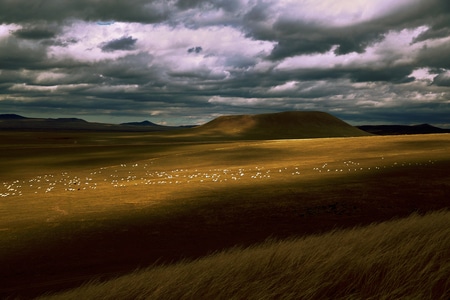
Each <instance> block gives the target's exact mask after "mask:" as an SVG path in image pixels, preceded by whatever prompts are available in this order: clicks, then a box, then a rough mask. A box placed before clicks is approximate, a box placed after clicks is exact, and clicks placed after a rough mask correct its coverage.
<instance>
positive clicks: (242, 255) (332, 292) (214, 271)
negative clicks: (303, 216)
mask: <svg viewBox="0 0 450 300" xmlns="http://www.w3.org/2000/svg"><path fill="white" fill-rule="evenodd" d="M449 224H450V212H448V211H447V212H434V213H430V214H428V215H425V216H419V215H412V216H410V217H408V218H406V219H400V220H395V221H390V222H385V223H381V224H372V225H370V226H366V227H363V228H353V229H347V230H340V231H332V232H329V233H326V234H322V235H316V236H308V237H304V238H300V239H295V240H288V241H281V242H280V241H271V242H266V243H265V244H263V245H259V246H254V247H250V248H247V249H232V250H229V251H226V252H222V253H218V254H214V255H212V256H209V257H206V258H202V259H199V260H196V261H193V262H188V263H186V262H185V263H178V264H175V265H170V266H160V267H154V268H149V269H148V270H141V271H138V272H134V273H133V274H130V275H126V276H123V277H121V278H118V279H115V280H110V281H107V282H103V283H90V284H87V285H85V286H83V287H81V288H78V289H76V290H73V291H70V292H67V293H63V294H60V295H56V296H53V297H44V298H43V299H48V300H50V299H447V297H448V295H449V293H450V277H449V276H448V275H449V274H450V262H449V261H448V260H449V257H450V227H449V226H448V225H449Z"/></svg>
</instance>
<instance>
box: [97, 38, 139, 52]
mask: <svg viewBox="0 0 450 300" xmlns="http://www.w3.org/2000/svg"><path fill="white" fill-rule="evenodd" d="M136 42H137V39H133V37H132V36H128V37H122V38H120V39H115V40H112V41H109V42H107V43H104V44H102V45H101V47H100V48H101V49H102V51H103V52H114V51H117V50H125V51H130V50H134V49H135V47H136Z"/></svg>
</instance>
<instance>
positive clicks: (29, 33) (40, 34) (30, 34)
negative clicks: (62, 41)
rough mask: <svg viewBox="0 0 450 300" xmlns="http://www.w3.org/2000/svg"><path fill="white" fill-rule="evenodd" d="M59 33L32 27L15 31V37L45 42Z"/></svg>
mask: <svg viewBox="0 0 450 300" xmlns="http://www.w3.org/2000/svg"><path fill="white" fill-rule="evenodd" d="M56 34H57V32H56V31H54V30H51V29H48V28H40V27H31V28H22V29H19V30H16V31H14V35H15V36H16V37H18V38H21V39H29V40H43V39H51V38H54V37H55V36H56Z"/></svg>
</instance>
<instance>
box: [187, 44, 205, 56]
mask: <svg viewBox="0 0 450 300" xmlns="http://www.w3.org/2000/svg"><path fill="white" fill-rule="evenodd" d="M202 51H203V48H202V47H200V46H197V47H192V48H189V49H188V50H187V52H188V53H194V52H195V53H197V54H198V53H200V52H202Z"/></svg>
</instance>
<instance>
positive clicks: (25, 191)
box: [0, 157, 436, 198]
mask: <svg viewBox="0 0 450 300" xmlns="http://www.w3.org/2000/svg"><path fill="white" fill-rule="evenodd" d="M383 161H384V158H383V157H381V159H380V162H383ZM435 163H436V161H435V160H428V161H426V162H394V163H391V164H380V165H378V166H375V167H373V166H372V167H367V166H363V165H364V163H359V162H354V161H350V160H349V161H344V162H325V163H323V164H321V165H320V166H319V167H314V168H312V171H313V172H318V173H343V172H358V171H376V170H381V169H386V168H398V167H407V166H414V165H417V166H422V165H423V166H425V165H432V164H435ZM152 164H153V162H150V163H149V164H147V163H132V164H120V165H117V166H111V167H104V168H100V169H97V170H95V171H92V172H90V173H89V174H88V176H79V175H71V174H69V173H68V172H62V173H59V174H46V175H39V176H36V177H34V178H31V179H28V180H14V181H10V182H7V181H5V182H2V183H1V184H0V197H1V198H5V197H17V196H24V195H32V194H46V193H52V192H54V191H59V192H79V191H86V190H96V189H97V188H99V187H100V186H102V187H104V186H108V185H110V186H112V187H114V188H120V187H122V188H123V187H129V186H137V185H142V184H144V185H167V184H189V183H194V182H196V183H207V182H213V183H227V182H238V181H240V180H243V179H251V180H271V179H276V178H280V177H281V176H283V177H285V176H300V175H302V174H308V172H309V173H310V172H311V169H310V168H308V169H306V168H305V169H302V170H301V169H300V166H291V167H282V168H265V167H262V166H255V167H252V168H225V169H208V170H199V169H192V170H190V169H184V168H182V169H174V170H167V171H164V170H157V167H156V166H154V165H152ZM372 165H373V164H372Z"/></svg>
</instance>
